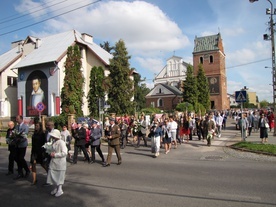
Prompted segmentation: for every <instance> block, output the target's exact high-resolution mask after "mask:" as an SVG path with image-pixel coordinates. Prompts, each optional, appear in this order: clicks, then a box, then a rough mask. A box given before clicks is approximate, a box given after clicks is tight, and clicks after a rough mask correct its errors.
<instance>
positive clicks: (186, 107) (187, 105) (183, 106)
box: [175, 102, 194, 112]
mask: <svg viewBox="0 0 276 207" xmlns="http://www.w3.org/2000/svg"><path fill="white" fill-rule="evenodd" d="M175 109H176V110H177V111H181V112H186V111H187V112H191V111H194V107H193V105H192V104H190V103H188V102H183V103H179V104H177V106H176V107H175Z"/></svg>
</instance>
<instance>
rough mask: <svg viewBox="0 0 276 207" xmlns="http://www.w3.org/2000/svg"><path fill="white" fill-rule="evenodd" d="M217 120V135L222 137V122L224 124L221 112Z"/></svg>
mask: <svg viewBox="0 0 276 207" xmlns="http://www.w3.org/2000/svg"><path fill="white" fill-rule="evenodd" d="M215 121H216V130H217V136H218V138H220V137H221V129H222V124H223V117H222V116H221V115H220V113H219V112H218V113H217V116H216V119H215Z"/></svg>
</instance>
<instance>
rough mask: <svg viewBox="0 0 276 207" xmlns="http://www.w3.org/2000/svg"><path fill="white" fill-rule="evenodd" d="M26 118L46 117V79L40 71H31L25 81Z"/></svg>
mask: <svg viewBox="0 0 276 207" xmlns="http://www.w3.org/2000/svg"><path fill="white" fill-rule="evenodd" d="M25 93H26V116H28V117H32V116H38V115H46V114H47V107H48V98H47V94H48V79H47V76H46V75H45V73H44V72H43V71H41V70H35V71H33V72H32V73H31V74H30V75H29V76H28V78H27V81H26V92H25Z"/></svg>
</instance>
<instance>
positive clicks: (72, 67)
mask: <svg viewBox="0 0 276 207" xmlns="http://www.w3.org/2000/svg"><path fill="white" fill-rule="evenodd" d="M81 67H82V63H81V54H80V50H79V47H78V46H77V45H75V46H70V47H68V49H67V58H66V61H65V77H64V85H63V88H62V89H61V108H62V113H63V114H68V113H72V112H73V111H74V112H75V113H76V116H77V117H79V116H83V111H82V105H83V102H82V97H83V96H84V92H83V84H84V77H83V74H82V72H81Z"/></svg>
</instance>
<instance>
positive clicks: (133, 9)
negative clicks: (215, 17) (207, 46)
mask: <svg viewBox="0 0 276 207" xmlns="http://www.w3.org/2000/svg"><path fill="white" fill-rule="evenodd" d="M72 28H75V29H77V30H79V31H80V32H86V33H89V34H92V35H93V36H94V37H97V38H101V39H102V40H104V41H107V40H108V41H111V42H113V43H114V42H116V41H118V40H119V39H123V40H124V41H125V42H126V46H127V47H128V49H129V50H130V51H131V53H132V54H136V55H140V56H147V55H149V54H158V53H159V51H160V50H162V51H164V52H167V51H174V50H178V49H183V48H184V47H186V46H187V45H189V44H190V43H189V40H188V38H187V36H185V35H184V34H183V33H182V31H181V29H180V28H179V27H178V25H177V24H176V23H175V22H173V21H172V20H170V18H169V17H168V16H166V14H165V13H164V12H163V11H161V10H160V9H159V8H158V7H157V6H154V5H152V4H150V3H146V2H144V1H134V2H126V1H108V2H100V3H97V4H95V5H92V6H90V7H86V8H84V9H81V10H78V11H75V12H73V13H70V14H67V15H63V16H61V17H60V18H58V19H55V20H51V21H48V22H47V23H46V27H45V29H47V31H54V32H53V33H56V32H62V31H64V30H70V29H72Z"/></svg>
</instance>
